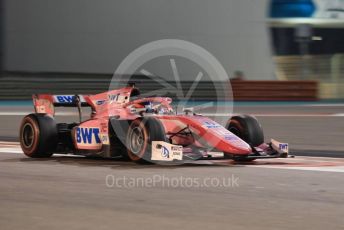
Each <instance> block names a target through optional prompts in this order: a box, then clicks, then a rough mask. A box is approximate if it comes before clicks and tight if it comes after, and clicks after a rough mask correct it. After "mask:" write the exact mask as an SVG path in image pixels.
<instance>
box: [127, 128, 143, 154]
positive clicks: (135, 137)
mask: <svg viewBox="0 0 344 230" xmlns="http://www.w3.org/2000/svg"><path fill="white" fill-rule="evenodd" d="M129 138H130V139H129V140H130V142H129V144H130V146H129V147H130V150H131V152H132V153H133V154H135V155H139V153H140V152H141V150H142V148H143V146H144V144H145V143H144V134H143V130H142V129H141V128H140V127H135V128H133V129H132V130H131V132H130V135H129Z"/></svg>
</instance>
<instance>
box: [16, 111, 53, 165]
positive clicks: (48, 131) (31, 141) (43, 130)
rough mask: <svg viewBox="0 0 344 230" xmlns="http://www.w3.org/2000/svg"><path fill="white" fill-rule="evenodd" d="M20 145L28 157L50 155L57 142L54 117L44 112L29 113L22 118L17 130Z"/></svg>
mask: <svg viewBox="0 0 344 230" xmlns="http://www.w3.org/2000/svg"><path fill="white" fill-rule="evenodd" d="M19 140H20V146H21V148H22V150H23V152H24V154H25V155H26V156H28V157H33V158H41V157H50V156H51V155H52V154H53V153H54V151H56V147H57V144H58V131H57V126H56V122H55V120H54V118H52V117H51V116H49V115H46V114H30V115H27V116H26V117H24V118H23V121H22V123H21V125H20V132H19Z"/></svg>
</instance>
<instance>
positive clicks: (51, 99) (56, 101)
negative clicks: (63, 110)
mask: <svg viewBox="0 0 344 230" xmlns="http://www.w3.org/2000/svg"><path fill="white" fill-rule="evenodd" d="M88 97H89V96H88V95H51V94H35V95H33V96H32V99H33V105H34V108H35V112H36V113H46V114H50V115H52V116H54V114H55V107H77V108H80V107H90V106H91V105H90V104H89V103H88V102H87V101H88Z"/></svg>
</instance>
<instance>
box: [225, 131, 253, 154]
mask: <svg viewBox="0 0 344 230" xmlns="http://www.w3.org/2000/svg"><path fill="white" fill-rule="evenodd" d="M223 142H224V143H223V145H222V146H220V147H221V150H222V151H223V152H227V153H233V154H239V155H247V154H250V153H252V148H251V147H250V145H249V144H247V143H246V142H245V141H243V140H242V139H240V138H239V137H237V136H236V135H234V134H232V133H230V134H227V135H226V136H225V137H224V141H223Z"/></svg>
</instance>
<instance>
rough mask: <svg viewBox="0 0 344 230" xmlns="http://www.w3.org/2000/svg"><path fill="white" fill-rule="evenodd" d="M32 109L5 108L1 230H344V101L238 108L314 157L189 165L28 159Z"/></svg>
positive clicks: (1, 113)
mask: <svg viewBox="0 0 344 230" xmlns="http://www.w3.org/2000/svg"><path fill="white" fill-rule="evenodd" d="M30 110H31V109H30V108H29V107H14V106H10V107H5V106H2V107H0V125H1V130H0V136H1V137H0V141H1V142H0V182H1V183H0V229H23V228H25V229H342V228H343V226H344V219H343V213H344V158H343V155H342V154H344V149H343V146H344V143H343V140H344V138H343V137H344V132H343V131H344V117H343V116H342V114H343V111H344V107H343V106H342V105H335V106H334V105H322V106H280V107H278V106H276V105H274V106H266V107H264V108H262V107H257V106H247V107H245V106H242V107H239V108H235V111H234V112H236V113H252V114H255V115H257V116H258V118H259V120H260V122H261V123H262V125H263V127H264V131H265V134H266V136H267V139H268V138H270V137H274V138H276V139H277V140H281V141H283V142H289V144H290V146H291V150H292V153H293V152H294V153H297V155H307V154H308V155H310V156H313V157H310V156H306V157H305V156H296V157H295V158H288V159H272V160H260V161H257V162H256V163H254V164H234V163H233V162H232V161H230V160H221V161H198V162H194V163H191V164H187V165H182V166H159V165H148V166H147V165H145V166H142V165H136V164H134V163H131V162H124V161H120V160H95V159H86V158H83V157H73V156H69V155H54V156H53V157H52V158H49V159H30V158H27V157H25V156H24V155H23V154H22V153H21V150H20V148H19V145H18V143H16V142H15V141H16V138H17V132H18V126H19V123H20V120H21V118H22V117H23V115H24V114H25V113H27V112H29V111H30ZM70 112H71V111H69V110H68V111H67V110H62V113H61V117H60V118H59V119H61V120H70V119H72V116H71V114H70ZM206 112H208V113H210V112H209V111H205V113H206ZM13 141H14V142H13ZM314 156H322V157H314ZM224 181H226V183H225V184H224ZM228 181H231V183H228Z"/></svg>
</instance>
